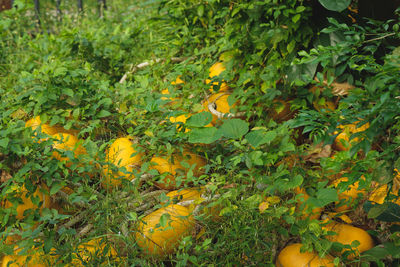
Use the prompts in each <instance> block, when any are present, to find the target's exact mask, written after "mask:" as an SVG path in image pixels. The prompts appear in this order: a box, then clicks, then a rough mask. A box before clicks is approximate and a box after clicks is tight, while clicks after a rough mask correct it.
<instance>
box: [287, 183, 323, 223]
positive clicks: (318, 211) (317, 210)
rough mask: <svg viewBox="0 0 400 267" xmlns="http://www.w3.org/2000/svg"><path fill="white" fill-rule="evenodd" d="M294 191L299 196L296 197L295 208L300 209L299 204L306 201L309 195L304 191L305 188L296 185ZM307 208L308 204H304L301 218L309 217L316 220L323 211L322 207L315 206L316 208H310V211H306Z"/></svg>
mask: <svg viewBox="0 0 400 267" xmlns="http://www.w3.org/2000/svg"><path fill="white" fill-rule="evenodd" d="M294 191H295V192H296V194H297V195H299V196H300V198H299V199H298V202H297V209H300V206H301V205H303V203H304V202H306V201H307V199H308V198H309V197H310V196H309V195H308V194H307V193H306V190H305V189H304V188H301V187H296V188H295V190H294ZM307 209H308V206H307V205H305V207H304V209H303V215H302V216H301V218H303V219H305V218H310V219H314V220H317V219H319V217H320V216H321V213H322V211H323V208H319V207H316V208H314V209H312V211H311V213H308V212H307Z"/></svg>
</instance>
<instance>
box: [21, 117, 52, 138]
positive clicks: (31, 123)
mask: <svg viewBox="0 0 400 267" xmlns="http://www.w3.org/2000/svg"><path fill="white" fill-rule="evenodd" d="M39 126H40V129H41V131H42V133H45V134H47V135H54V134H56V133H58V131H57V129H56V128H55V127H52V126H50V125H48V124H45V123H42V121H41V119H40V116H36V117H34V118H32V119H30V120H28V121H27V122H26V123H25V127H26V128H28V127H30V128H32V130H33V131H36V130H37V128H39Z"/></svg>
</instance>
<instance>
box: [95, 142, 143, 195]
mask: <svg viewBox="0 0 400 267" xmlns="http://www.w3.org/2000/svg"><path fill="white" fill-rule="evenodd" d="M132 144H133V143H132V140H131V139H130V138H129V137H121V138H118V139H116V140H115V141H114V143H112V144H111V146H110V148H109V149H108V151H107V153H106V160H107V161H108V162H110V163H112V164H114V165H115V166H117V167H118V168H122V167H124V168H125V169H126V172H127V173H124V172H122V171H117V172H113V171H112V170H111V168H110V166H108V165H106V166H105V167H104V169H103V173H104V179H103V181H102V183H101V184H102V185H103V187H110V186H113V187H115V186H119V185H121V183H122V181H121V179H127V180H132V179H133V178H134V177H133V176H132V174H130V173H131V172H132V171H133V169H134V168H135V167H137V166H138V165H139V164H140V163H141V158H142V155H141V154H140V153H137V151H136V150H135V149H134V148H133V147H132Z"/></svg>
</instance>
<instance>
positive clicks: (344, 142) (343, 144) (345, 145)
mask: <svg viewBox="0 0 400 267" xmlns="http://www.w3.org/2000/svg"><path fill="white" fill-rule="evenodd" d="M356 124H357V122H355V123H353V124H347V125H340V126H339V128H341V129H342V132H340V133H339V134H338V135H337V136H336V138H335V140H334V142H333V145H334V148H335V149H336V150H338V151H348V150H350V148H351V146H352V145H354V144H356V143H357V142H359V141H360V139H359V138H358V137H356V138H353V139H352V140H351V141H350V137H351V135H352V134H355V133H358V132H363V131H365V130H367V129H368V128H369V123H366V124H364V125H362V126H360V127H358V128H357V125H356ZM337 133H338V132H335V134H337Z"/></svg>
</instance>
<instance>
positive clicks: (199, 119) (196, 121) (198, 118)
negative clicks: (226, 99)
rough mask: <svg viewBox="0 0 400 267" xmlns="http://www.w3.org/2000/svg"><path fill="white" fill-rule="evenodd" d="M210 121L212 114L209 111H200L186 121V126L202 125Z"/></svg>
mask: <svg viewBox="0 0 400 267" xmlns="http://www.w3.org/2000/svg"><path fill="white" fill-rule="evenodd" d="M211 121H212V115H211V113H210V112H206V111H203V112H200V113H197V114H194V115H193V116H191V117H190V118H189V119H188V120H187V121H186V126H188V127H203V126H206V125H207V124H209V123H210V122H211Z"/></svg>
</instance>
